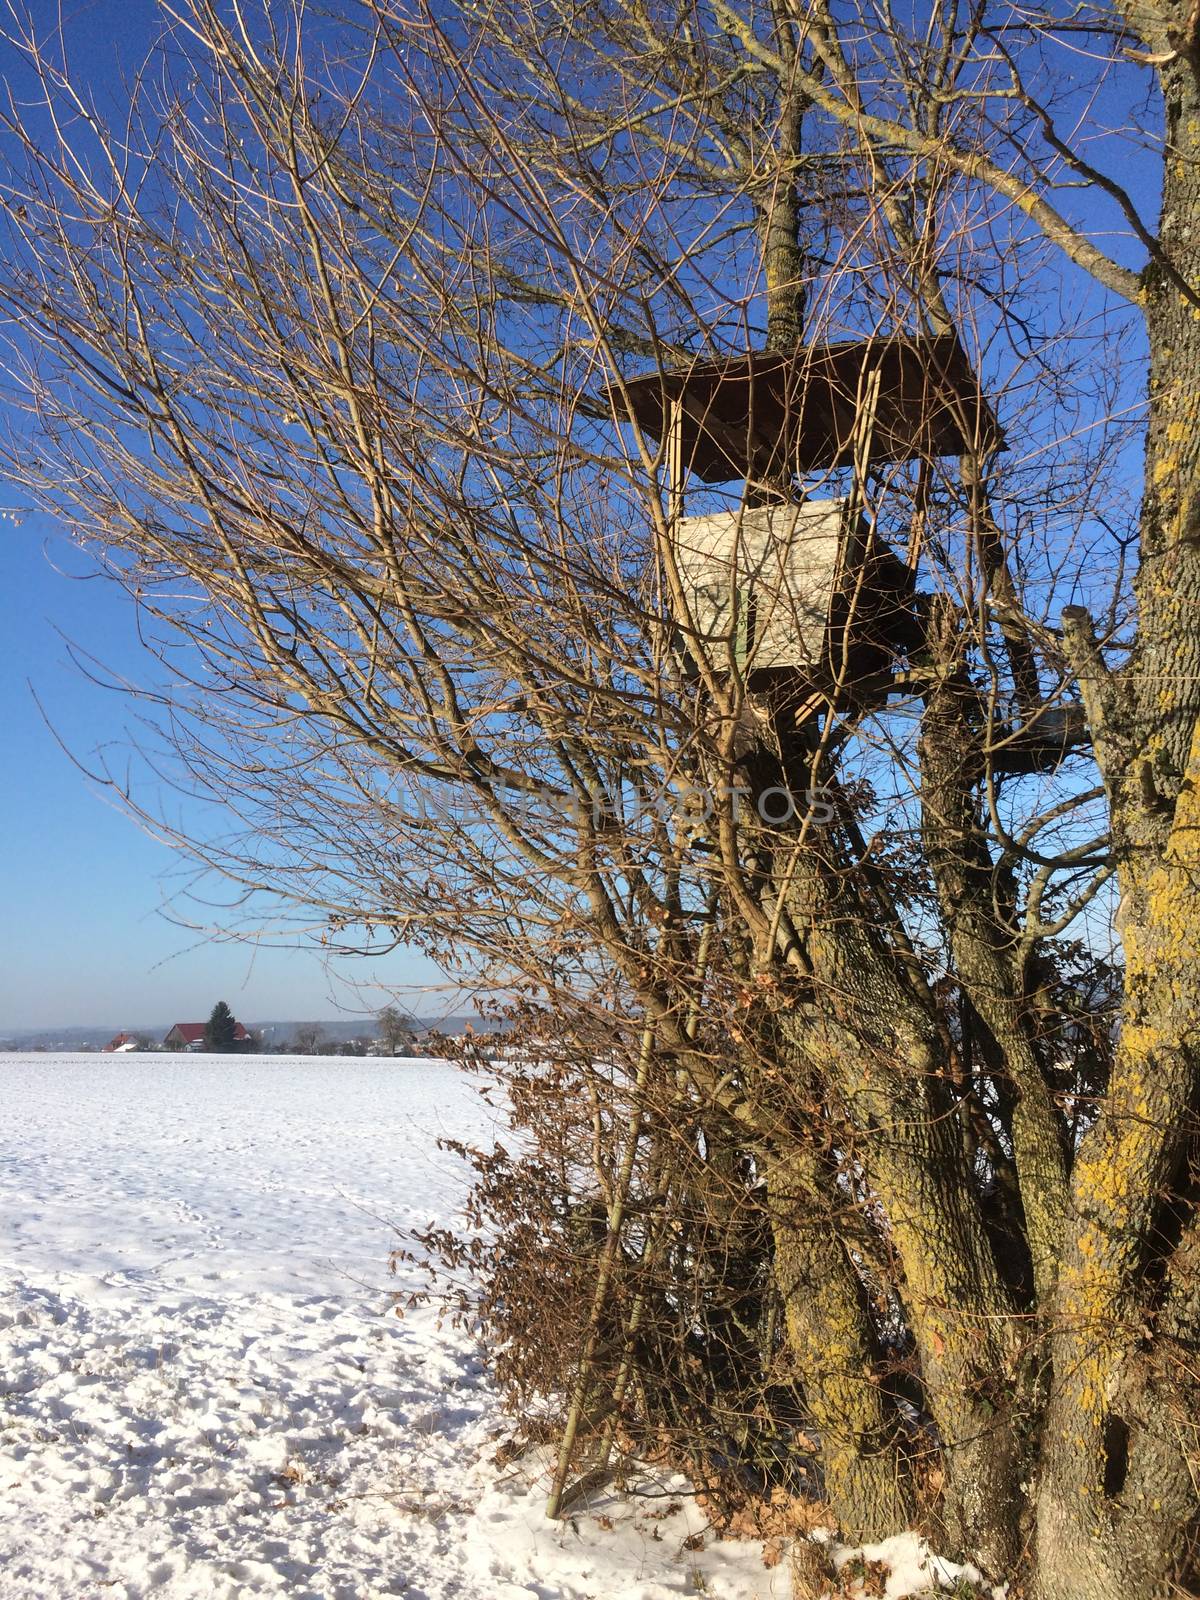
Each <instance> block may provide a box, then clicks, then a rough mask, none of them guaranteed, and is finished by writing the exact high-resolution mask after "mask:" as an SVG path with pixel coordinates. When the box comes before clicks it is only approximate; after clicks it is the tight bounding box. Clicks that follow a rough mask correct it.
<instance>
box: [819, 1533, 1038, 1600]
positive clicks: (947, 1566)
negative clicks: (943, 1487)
mask: <svg viewBox="0 0 1200 1600" xmlns="http://www.w3.org/2000/svg"><path fill="white" fill-rule="evenodd" d="M856 1557H857V1558H859V1559H861V1560H862V1561H864V1562H866V1563H868V1565H869V1564H870V1563H872V1562H881V1563H882V1564H883V1565H884V1566H886V1567H887V1568H888V1575H887V1579H886V1581H885V1584H884V1587H883V1590H882V1596H883V1600H908V1597H909V1596H919V1595H937V1594H943V1593H945V1591H946V1590H947V1589H951V1590H953V1589H954V1587H955V1585H956V1584H960V1585H961V1584H965V1585H969V1586H971V1592H972V1593H978V1594H980V1595H990V1596H991V1597H992V1600H1004V1597H1005V1594H1006V1592H1007V1587H1006V1586H1004V1585H1002V1586H999V1587H996V1588H985V1587H984V1583H983V1574H982V1573H981V1572H980V1571H979V1569H978V1568H977V1567H973V1566H972V1565H971V1564H970V1562H967V1563H965V1564H964V1565H961V1566H960V1565H959V1564H958V1563H957V1562H954V1561H947V1560H946V1559H945V1558H944V1557H942V1556H937V1555H934V1554H933V1552H932V1551H931V1550H930V1548H929V1546H928V1544H927V1543H926V1542H925V1540H924V1539H922V1538H921V1536H920V1535H919V1534H916V1533H898V1534H896V1535H894V1536H893V1537H892V1538H890V1539H882V1540H880V1541H879V1543H878V1544H867V1545H860V1546H859V1547H858V1548H857V1549H855V1550H850V1549H846V1548H845V1547H836V1548H835V1549H834V1552H833V1564H834V1566H835V1567H836V1568H837V1569H838V1571H839V1573H847V1572H848V1571H849V1570H852V1568H851V1567H850V1563H851V1562H852V1561H853V1560H854V1559H855V1558H856ZM872 1592H873V1593H879V1592H880V1591H878V1590H875V1591H872ZM959 1592H960V1593H961V1592H962V1591H961V1588H960V1590H959Z"/></svg>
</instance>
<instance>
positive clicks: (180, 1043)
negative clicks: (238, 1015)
mask: <svg viewBox="0 0 1200 1600" xmlns="http://www.w3.org/2000/svg"><path fill="white" fill-rule="evenodd" d="M206 1026H207V1024H206V1023H203V1022H177V1023H176V1024H175V1026H174V1027H173V1028H172V1029H171V1031H170V1032H169V1033H168V1034H167V1036H166V1038H165V1039H164V1040H163V1049H164V1050H203V1049H204V1029H205V1027H206ZM233 1042H234V1044H235V1045H242V1044H249V1043H250V1035H249V1034H248V1033H247V1032H246V1030H245V1028H243V1027H242V1025H241V1023H240V1022H235V1023H234V1025H233Z"/></svg>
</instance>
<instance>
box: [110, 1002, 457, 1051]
mask: <svg viewBox="0 0 1200 1600" xmlns="http://www.w3.org/2000/svg"><path fill="white" fill-rule="evenodd" d="M220 1009H221V1005H220V1004H219V1005H218V1007H215V1008H214V1010H213V1014H212V1016H210V1018H209V1020H208V1021H207V1022H173V1023H172V1024H171V1026H170V1027H169V1028H168V1029H167V1031H166V1033H165V1034H163V1036H162V1038H161V1039H156V1038H154V1037H153V1036H152V1035H150V1034H148V1033H145V1032H142V1031H138V1030H123V1031H122V1032H120V1033H118V1034H115V1035H114V1036H113V1038H111V1039H110V1040H109V1042H108V1043H107V1044H106V1045H103V1046H102V1047H101V1054H103V1055H131V1054H136V1053H141V1052H147V1051H164V1052H172V1053H178V1052H181V1051H188V1052H191V1051H207V1052H209V1053H210V1054H219V1055H228V1054H238V1055H287V1056H295V1055H299V1056H410V1057H416V1056H423V1055H426V1054H428V1053H429V1051H430V1049H431V1048H435V1039H436V1035H435V1032H434V1030H432V1029H428V1028H424V1027H422V1026H421V1025H420V1024H418V1023H416V1022H414V1021H413V1020H412V1019H410V1018H408V1017H404V1016H401V1015H400V1013H399V1012H397V1011H395V1010H394V1009H393V1008H391V1007H389V1008H387V1009H386V1010H384V1011H382V1012H381V1013H380V1014H379V1017H378V1018H376V1019H375V1021H374V1023H373V1024H372V1025H370V1031H367V1030H366V1029H364V1031H363V1032H361V1033H356V1034H353V1035H351V1036H350V1037H349V1038H346V1037H333V1036H331V1034H330V1033H328V1032H327V1031H326V1028H325V1026H324V1025H323V1024H322V1023H319V1022H297V1023H294V1024H292V1031H291V1033H290V1035H287V1036H285V1037H274V1036H275V1035H277V1034H279V1033H280V1031H281V1030H280V1027H279V1024H277V1023H276V1024H272V1025H271V1035H272V1036H271V1037H268V1036H267V1034H266V1031H265V1030H264V1029H261V1028H253V1027H251V1028H247V1027H246V1026H245V1025H244V1024H243V1023H241V1022H239V1021H238V1019H237V1018H236V1017H234V1016H233V1015H232V1014H231V1013H230V1012H229V1011H228V1009H227V1008H225V1010H224V1016H223V1018H221V1019H220V1023H219V1026H217V1027H214V1022H215V1021H216V1020H217V1013H218V1010H220ZM442 1037H445V1036H444V1034H443V1035H442Z"/></svg>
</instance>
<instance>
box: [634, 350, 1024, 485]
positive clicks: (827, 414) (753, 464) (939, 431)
mask: <svg viewBox="0 0 1200 1600" xmlns="http://www.w3.org/2000/svg"><path fill="white" fill-rule="evenodd" d="M869 372H878V374H879V384H878V401H877V403H876V407H875V415H874V422H873V429H872V438H871V450H870V458H871V461H872V463H874V464H882V463H885V462H889V461H907V460H911V459H913V458H915V457H918V456H938V455H953V454H959V453H961V452H962V451H963V450H964V449H966V448H994V447H996V446H998V445H1000V444H1002V442H1003V436H1002V434H1001V432H1000V427H999V424H998V423H997V421H996V417H995V414H994V412H993V411H992V409H991V407H990V406H989V404H988V402H987V400H986V399H985V397H984V395H983V393H982V390H981V389H980V386H979V380H978V378H977V377H976V376H975V374H974V372H973V370H972V368H971V364H970V362H969V361H968V360H967V356H966V352H965V351H964V350H963V347H962V345H961V344H960V343H959V341H958V337H957V335H956V334H954V333H946V334H939V335H937V336H933V337H923V336H913V335H901V334H889V335H886V336H883V337H879V338H873V339H863V340H859V341H856V342H855V343H852V344H836V345H802V346H800V347H799V348H798V349H797V350H795V351H794V352H792V353H791V354H781V353H778V352H768V351H753V352H751V353H749V354H747V355H744V356H739V357H735V358H731V359H729V360H723V361H706V362H701V361H697V362H695V363H694V364H693V365H691V366H688V367H680V368H677V369H675V370H673V371H659V372H652V373H648V374H646V376H645V377H641V378H631V379H627V380H626V381H625V384H624V394H622V390H621V386H620V385H617V384H614V385H611V386H610V388H609V397H610V399H611V400H612V401H613V402H614V404H615V405H616V407H617V410H618V413H619V412H621V411H622V410H624V411H626V412H627V413H632V416H633V419H634V420H636V421H637V422H638V424H639V425H640V426H641V427H642V428H643V429H644V430H645V431H646V432H647V433H648V434H650V435H651V437H652V438H655V439H662V438H663V437H664V435H665V434H666V433H667V432H668V430H669V429H670V426H671V418H672V411H673V410H674V402H675V401H680V402H681V405H680V408H679V422H680V429H681V441H680V442H681V450H680V460H681V463H682V465H683V466H684V467H685V468H686V469H688V470H690V471H691V472H693V473H694V474H695V475H696V476H697V477H699V478H701V479H703V480H704V482H706V483H726V482H729V481H730V480H731V479H734V478H742V477H746V478H756V479H762V480H766V479H770V478H772V477H775V478H778V477H779V476H781V475H782V474H785V473H796V474H803V473H807V472H813V471H817V470H820V469H825V468H829V467H835V466H844V465H848V464H849V463H850V462H851V460H852V457H853V451H854V445H855V438H856V427H857V424H858V422H859V410H860V396H861V392H862V384H863V380H864V377H865V375H866V374H867V373H869ZM626 396H627V398H625V397H626Z"/></svg>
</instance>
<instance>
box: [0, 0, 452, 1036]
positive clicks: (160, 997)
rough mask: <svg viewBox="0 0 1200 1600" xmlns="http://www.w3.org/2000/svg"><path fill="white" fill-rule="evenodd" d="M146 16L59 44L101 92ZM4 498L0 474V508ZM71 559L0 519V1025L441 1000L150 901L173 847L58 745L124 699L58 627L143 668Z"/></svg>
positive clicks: (115, 741) (14, 77)
mask: <svg viewBox="0 0 1200 1600" xmlns="http://www.w3.org/2000/svg"><path fill="white" fill-rule="evenodd" d="M33 10H34V14H35V17H37V18H38V19H39V20H40V19H41V18H42V17H45V18H46V20H47V26H48V27H50V26H52V25H53V18H54V17H55V15H56V14H57V12H58V7H57V5H50V4H47V3H46V0H34V4H33ZM155 13H156V7H155V4H154V3H153V0H90V3H85V4H82V5H76V6H74V7H73V8H69V9H68V8H64V15H65V16H66V17H67V29H68V41H69V47H70V53H71V58H72V60H73V62H74V65H75V67H76V68H77V69H79V70H81V71H82V73H83V74H84V75H85V76H86V77H87V79H88V80H89V81H90V82H91V83H92V84H93V85H95V86H96V87H97V92H98V93H99V94H100V95H101V96H103V94H104V91H105V88H106V86H114V85H119V83H120V79H121V76H122V73H123V71H124V70H126V69H129V68H136V66H137V65H138V64H139V62H140V61H141V60H142V58H143V56H144V54H145V51H146V50H147V48H148V46H149V43H150V41H151V39H152V37H153V34H154V30H155ZM0 76H3V77H4V78H5V79H6V80H7V82H8V83H9V84H10V85H11V86H12V88H13V90H14V92H15V94H16V95H17V97H18V99H19V98H20V96H21V94H22V91H23V89H24V87H25V86H26V84H27V80H26V79H25V78H24V75H23V74H22V72H21V70H20V67H19V64H18V63H17V62H16V61H15V59H14V57H13V56H12V55H11V54H6V53H5V52H4V49H3V46H0ZM116 93H117V94H118V96H119V87H118V88H117V89H116ZM14 499H15V497H14V496H13V495H12V494H11V493H8V492H6V491H5V489H4V486H3V485H2V484H0V506H5V505H9V504H12V503H13V502H14ZM86 571H87V563H86V562H85V561H84V560H82V559H81V558H80V556H79V554H78V553H77V552H75V551H73V550H72V548H71V547H70V545H69V544H68V543H67V541H65V540H64V539H63V538H62V537H61V536H60V535H59V534H58V532H57V530H56V528H55V526H54V524H53V523H52V522H51V521H49V520H48V519H47V518H46V517H44V516H41V515H30V516H28V517H27V518H26V519H25V520H24V522H23V523H21V524H20V525H19V526H18V525H14V523H13V522H11V521H9V520H7V519H5V520H0V606H2V607H3V627H4V634H3V637H4V645H3V648H2V649H0V727H2V729H3V749H4V755H3V760H2V761H0V908H2V913H3V914H2V920H0V1035H2V1034H3V1033H4V1032H6V1031H8V1030H12V1029H17V1028H26V1027H28V1028H40V1027H44V1026H49V1025H53V1024H55V1023H61V1024H64V1025H67V1024H73V1023H111V1024H112V1025H113V1026H114V1028H116V1027H117V1026H122V1027H124V1026H136V1025H139V1024H142V1023H147V1024H150V1023H157V1022H170V1021H174V1020H194V1019H197V1018H200V1017H202V1016H206V1015H207V1014H208V1011H209V1010H210V1009H211V1007H212V1005H213V1002H214V1001H215V1000H217V999H225V1000H227V1001H228V1002H229V1004H230V1005H231V1006H232V1007H233V1009H234V1010H235V1011H236V1012H237V1013H238V1015H239V1016H242V1017H243V1018H245V1019H246V1020H248V1021H254V1020H256V1019H275V1018H282V1019H287V1018H305V1019H308V1018H325V1017H332V1016H334V1015H337V1014H339V1013H341V1012H344V1011H346V1010H349V1011H351V1012H361V1011H373V1010H377V1009H378V1008H379V1007H380V1006H382V1005H383V1004H385V1003H386V1001H387V998H388V995H387V993H386V992H385V989H384V987H383V986H386V987H388V988H391V987H395V988H397V989H400V990H401V991H402V992H401V999H402V1001H403V1002H404V1003H406V1004H408V1005H409V1006H410V1007H411V1008H412V1009H413V1010H414V1011H417V1012H424V1013H426V1014H436V1013H437V1012H439V1011H441V1010H444V1009H445V1007H446V1005H447V1004H448V1003H450V1002H449V1001H448V1000H445V999H443V998H442V997H441V996H440V995H438V994H436V993H435V994H428V995H424V994H421V993H419V992H414V993H406V992H404V990H405V986H407V985H410V984H415V985H428V984H431V983H436V982H437V981H438V976H439V975H438V974H437V972H436V970H435V969H434V968H433V967H432V966H430V965H429V963H427V962H425V961H424V960H422V959H421V958H419V957H417V956H411V957H406V956H403V955H394V956H392V957H389V958H387V959H386V960H383V961H378V962H351V961H343V962H341V963H339V964H326V962H325V961H324V960H323V959H322V957H321V955H320V954H318V953H316V952H312V951H307V950H299V949H279V948H274V949H268V948H262V947H260V948H254V947H249V946H246V945H244V944H240V945H235V944H227V943H216V942H214V941H212V940H211V939H204V938H202V937H200V936H198V935H197V934H195V933H192V932H190V931H188V930H187V929H185V928H182V927H179V926H177V925H175V924H173V923H172V921H171V920H170V916H169V915H168V914H164V911H165V908H166V906H167V903H168V901H169V900H170V898H171V896H172V895H177V894H178V893H179V891H180V889H181V887H182V885H183V882H184V879H183V878H182V877H181V870H182V868H181V863H180V861H179V859H178V857H177V856H175V855H174V854H173V853H172V852H171V851H170V850H169V849H167V848H166V847H165V846H164V845H162V844H160V843H158V842H156V841H155V840H153V839H151V838H149V837H148V836H147V835H146V834H145V833H144V832H142V831H141V830H140V829H139V828H138V826H137V825H136V824H135V823H134V822H133V821H132V820H131V819H130V818H129V817H128V816H126V815H124V814H122V813H121V812H120V811H119V810H118V809H116V808H115V807H114V806H113V804H112V803H111V801H110V800H109V799H108V798H106V797H105V796H104V794H103V793H102V792H101V791H100V790H98V789H97V787H96V786H95V785H91V784H89V783H88V781H87V779H86V777H85V776H84V774H83V773H82V772H81V771H80V770H79V768H78V766H77V765H76V764H75V763H74V762H73V761H72V759H71V756H69V755H68V754H67V753H66V751H65V750H64V749H63V748H62V745H65V746H66V747H67V749H68V750H70V751H71V752H72V754H73V755H74V756H75V758H76V759H77V760H78V761H80V762H83V763H85V764H86V762H87V760H88V758H89V757H90V756H91V755H92V754H93V752H95V751H96V750H97V749H98V748H99V747H106V748H107V749H108V751H109V753H110V759H112V754H113V752H114V751H115V750H116V749H117V748H118V747H119V746H120V745H121V744H122V742H123V741H125V740H126V739H127V732H126V730H127V729H128V728H129V726H130V723H131V720H132V716H133V709H134V708H133V707H131V706H130V704H129V703H128V701H127V700H125V699H124V698H123V697H122V696H121V695H119V694H115V693H113V692H112V691H106V690H103V689H101V688H99V687H97V686H95V685H93V684H90V683H89V682H88V681H87V679H86V676H85V675H84V674H83V673H82V671H81V670H80V668H79V667H78V666H76V665H74V664H72V662H71V660H70V652H69V649H68V644H67V642H66V641H67V640H69V641H71V642H73V643H74V644H75V645H76V646H77V647H79V648H80V649H82V650H83V651H85V652H87V653H90V654H91V655H93V656H95V657H97V658H98V659H100V660H102V661H103V662H105V664H106V665H107V666H109V667H110V668H112V669H113V670H114V671H116V672H117V673H120V674H124V675H126V676H128V677H129V678H130V679H132V680H134V681H138V682H145V681H147V679H149V678H150V677H151V669H152V666H153V663H152V662H151V661H150V660H149V659H148V658H147V656H146V655H145V654H144V653H143V652H142V651H141V650H140V648H139V644H138V640H137V634H136V628H135V619H134V614H133V608H132V606H131V604H130V603H129V602H128V601H127V600H126V599H125V597H124V596H123V595H122V594H121V593H120V591H118V590H117V589H115V588H114V587H112V586H111V585H109V584H107V583H105V582H103V581H102V580H98V579H90V580H89V579H87V578H85V577H83V576H81V574H84V573H86ZM64 635H65V636H66V637H65V639H64V637H63V636H64ZM39 701H40V704H41V709H40V710H39ZM43 712H44V714H45V715H44V716H43ZM47 721H49V723H50V724H51V726H47ZM52 729H53V731H52ZM60 741H61V742H60ZM143 793H144V791H143ZM145 798H146V799H147V800H152V798H153V797H152V796H151V795H146V796H145Z"/></svg>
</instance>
